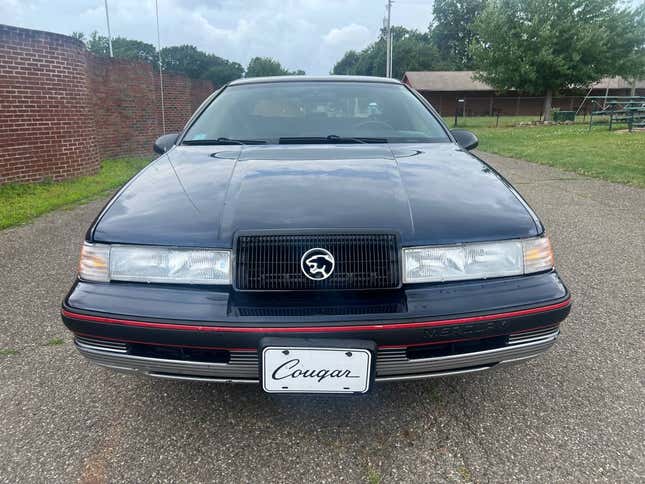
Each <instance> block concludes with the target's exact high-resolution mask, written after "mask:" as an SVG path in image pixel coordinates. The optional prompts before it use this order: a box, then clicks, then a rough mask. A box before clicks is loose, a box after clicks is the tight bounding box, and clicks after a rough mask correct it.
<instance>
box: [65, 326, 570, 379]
mask: <svg viewBox="0 0 645 484" xmlns="http://www.w3.org/2000/svg"><path fill="white" fill-rule="evenodd" d="M559 334H560V332H559V330H557V329H555V330H553V329H551V330H550V331H545V332H541V333H537V334H536V333H533V334H526V335H521V336H519V335H518V336H515V335H511V337H510V338H509V343H508V344H507V345H506V346H504V347H502V348H496V349H492V350H485V351H477V352H472V353H463V354H458V355H450V356H442V357H434V358H419V359H409V358H408V357H407V355H406V350H405V349H392V350H389V349H385V350H379V351H378V352H377V357H376V378H375V379H376V381H377V382H383V381H398V380H416V379H425V378H436V377H441V376H449V375H459V374H464V373H475V372H480V371H483V370H488V369H491V368H493V367H495V366H501V365H507V364H512V363H516V362H520V361H523V360H527V359H530V358H535V357H536V356H539V355H540V354H542V353H544V352H545V351H547V350H548V349H549V348H550V347H551V346H552V345H553V344H554V343H555V341H556V339H557V338H558V336H559ZM96 341H97V340H94V341H93V342H92V343H94V344H87V343H88V342H87V341H85V342H83V341H78V340H77V341H76V348H77V349H78V350H79V352H80V353H81V354H82V355H83V356H85V357H86V358H87V359H89V360H91V361H92V362H94V363H96V364H98V365H101V366H105V367H109V368H112V369H115V370H118V371H126V372H135V373H143V374H145V375H148V376H152V377H155V378H163V379H176V380H191V381H207V382H220V383H259V363H258V356H257V353H255V352H248V351H247V352H244V351H231V353H230V361H229V362H228V363H206V362H194V361H183V360H168V359H161V358H148V357H143V356H133V355H128V354H125V353H124V352H123V350H122V349H121V348H116V347H109V346H105V347H103V348H100V347H98V346H97V343H96Z"/></svg>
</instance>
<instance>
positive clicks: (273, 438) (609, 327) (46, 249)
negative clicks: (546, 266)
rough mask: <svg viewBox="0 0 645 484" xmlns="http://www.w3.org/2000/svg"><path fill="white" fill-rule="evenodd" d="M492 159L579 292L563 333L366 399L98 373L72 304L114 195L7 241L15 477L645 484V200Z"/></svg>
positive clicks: (3, 423) (1, 269)
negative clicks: (531, 352) (470, 370)
mask: <svg viewBox="0 0 645 484" xmlns="http://www.w3.org/2000/svg"><path fill="white" fill-rule="evenodd" d="M483 156H484V157H485V158H486V159H488V160H489V161H490V162H491V164H492V165H493V166H494V167H496V168H497V169H499V170H500V171H501V172H502V173H503V174H504V175H505V176H507V177H508V178H509V179H510V181H511V182H513V183H514V185H515V186H516V188H517V189H518V190H519V191H520V192H521V193H522V194H523V195H524V196H525V197H526V198H527V200H528V201H529V203H530V204H531V205H532V206H533V208H534V209H535V210H536V211H537V213H538V214H539V215H540V217H541V218H542V220H543V222H544V223H545V225H546V226H547V228H548V232H549V234H550V236H551V240H552V242H553V245H554V248H555V251H556V262H557V266H558V270H559V271H560V274H561V275H562V277H563V279H564V280H565V282H566V283H567V284H568V286H569V288H570V290H571V292H572V293H573V297H574V307H573V311H572V314H571V316H570V317H569V318H568V319H567V321H565V323H564V324H563V334H562V337H561V338H560V341H559V342H558V344H557V345H556V346H555V347H554V348H553V349H552V350H551V351H550V352H549V353H547V354H546V355H544V356H543V357H541V358H538V359H537V360H534V361H531V362H529V363H526V364H524V365H521V366H514V367H509V368H505V369H502V370H498V371H495V372H490V373H482V374H474V375H468V376H463V377H452V378H443V379H438V380H429V381H425V382H411V383H397V384H394V383H393V384H382V385H379V386H377V387H376V388H375V390H374V391H373V392H372V393H371V394H369V395H368V396H365V397H360V398H337V397H311V396H308V397H284V396H280V397H278V396H270V395H266V394H263V393H262V392H261V391H260V389H259V388H257V387H255V386H222V385H213V384H199V383H188V382H186V383H175V382H166V381H157V380H148V379H143V378H137V377H132V376H127V375H121V374H117V373H113V372H110V371H108V370H105V369H101V368H98V367H95V366H92V365H90V364H89V363H87V362H86V361H84V360H83V359H81V357H80V356H79V355H78V354H77V353H76V351H75V350H74V349H73V346H72V342H71V336H70V334H68V332H67V331H66V330H65V329H64V327H63V325H62V323H61V321H60V317H59V305H60V301H61V299H62V297H63V296H64V294H65V291H66V290H67V289H68V287H69V285H70V283H71V281H72V279H73V277H74V271H75V266H76V263H77V257H78V251H79V244H80V241H81V239H82V236H83V233H84V231H85V230H86V228H87V226H88V225H89V223H90V222H91V220H92V218H93V217H94V216H95V215H96V213H97V212H98V210H99V209H100V207H101V205H102V203H104V201H99V202H93V203H90V204H87V205H84V206H81V207H78V208H75V209H72V210H69V211H59V212H56V213H52V214H50V215H47V216H45V217H42V218H40V219H38V220H36V221H35V222H34V223H32V224H29V225H26V226H23V227H18V228H14V229H9V230H5V231H2V232H0V296H1V297H0V321H1V331H0V350H2V353H1V354H0V428H1V429H2V438H0V481H3V482H60V481H65V482H70V481H77V480H80V481H81V482H106V481H159V482H171V481H172V482H206V481H220V482H261V481H272V482H302V481H311V482H361V481H363V482H379V481H382V482H395V481H396V482H399V481H400V482H493V481H494V482H517V481H523V482H582V481H585V482H588V481H623V482H637V481H641V482H642V481H643V480H644V479H645V444H644V442H645V433H644V430H643V429H644V428H645V418H644V417H645V415H644V414H645V412H644V408H645V406H644V405H643V402H644V397H645V392H644V385H643V383H644V376H645V374H644V373H645V371H644V369H645V357H644V356H643V355H644V353H645V351H644V350H645V333H644V327H645V326H644V323H645V318H644V316H643V313H644V312H645V311H644V310H645V304H644V302H643V301H644V300H645V290H644V287H645V277H644V274H643V273H644V268H645V190H639V189H636V188H629V187H625V186H621V185H616V184H611V183H608V182H604V181H599V180H592V179H588V178H583V177H579V176H576V175H572V174H569V173H564V172H561V171H559V170H557V169H554V168H549V167H545V166H540V165H535V164H530V163H526V162H523V161H518V160H511V159H506V158H502V157H499V156H493V155H483ZM57 338H61V339H62V344H58V343H60V341H58V340H57Z"/></svg>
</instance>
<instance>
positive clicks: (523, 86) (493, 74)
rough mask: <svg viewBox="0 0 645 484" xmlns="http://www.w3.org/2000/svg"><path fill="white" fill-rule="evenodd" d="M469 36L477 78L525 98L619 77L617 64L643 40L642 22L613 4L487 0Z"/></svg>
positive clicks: (595, 0) (592, 0)
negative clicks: (511, 90)
mask: <svg viewBox="0 0 645 484" xmlns="http://www.w3.org/2000/svg"><path fill="white" fill-rule="evenodd" d="M641 17H642V15H641ZM474 31H475V33H476V35H477V38H478V40H477V41H476V42H474V43H473V44H472V45H471V53H472V55H473V59H474V61H475V65H476V68H477V70H478V71H479V74H478V78H479V79H481V80H482V81H484V82H487V83H489V84H491V85H492V86H494V87H495V88H497V89H500V90H503V89H511V88H514V89H518V90H520V91H523V92H527V93H530V94H544V93H548V92H551V91H555V92H557V91H558V90H561V89H563V88H567V87H585V86H588V85H589V84H590V83H592V82H595V81H598V80H599V79H601V78H602V77H603V76H606V75H616V74H623V73H624V72H621V71H622V68H621V65H622V66H624V64H623V63H622V62H623V60H624V59H627V58H629V57H630V56H632V55H634V53H635V52H636V51H637V50H638V48H639V47H640V48H641V49H642V47H643V42H644V38H645V32H644V31H643V29H642V22H641V26H640V27H639V25H638V21H637V20H635V16H634V12H630V11H629V10H621V9H620V8H619V7H618V0H490V1H489V3H488V5H487V6H486V8H485V9H484V11H483V12H482V14H481V15H480V16H479V18H478V20H477V21H476V22H475V25H474ZM637 32H640V39H639V38H638V37H639V36H638V35H637ZM639 43H640V46H639V45H638V44H639Z"/></svg>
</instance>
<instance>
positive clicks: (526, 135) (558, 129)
mask: <svg viewBox="0 0 645 484" xmlns="http://www.w3.org/2000/svg"><path fill="white" fill-rule="evenodd" d="M531 119H535V117H533V118H530V117H527V118H523V117H522V118H512V117H506V118H500V124H499V127H498V128H495V118H488V117H483V118H466V119H459V126H458V127H459V128H464V129H470V130H472V131H474V132H475V133H476V134H477V136H478V137H479V140H480V145H479V149H481V150H482V151H487V152H490V153H497V154H500V155H504V156H510V157H512V158H520V159H523V160H528V161H532V162H535V163H541V164H544V165H549V166H554V167H557V168H561V169H563V170H566V171H570V172H574V173H579V174H581V175H587V176H591V177H595V178H602V179H605V180H609V181H614V182H618V183H624V184H627V185H633V186H637V187H645V132H642V131H641V132H636V131H635V132H633V133H628V132H627V131H625V130H624V129H623V128H626V127H625V126H621V125H619V126H618V128H619V130H617V131H609V130H608V129H607V126H594V127H593V128H592V130H591V131H589V126H588V124H574V125H568V126H567V125H555V126H538V127H521V128H520V127H513V124H515V123H516V122H519V121H530V120H531ZM446 121H447V122H448V123H449V126H452V123H453V121H454V120H452V119H450V118H448V119H447V120H446Z"/></svg>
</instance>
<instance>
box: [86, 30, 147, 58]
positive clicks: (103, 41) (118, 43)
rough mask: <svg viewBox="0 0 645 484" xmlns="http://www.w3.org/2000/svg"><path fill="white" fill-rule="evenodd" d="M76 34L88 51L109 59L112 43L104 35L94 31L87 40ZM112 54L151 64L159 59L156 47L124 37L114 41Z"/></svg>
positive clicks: (116, 38)
mask: <svg viewBox="0 0 645 484" xmlns="http://www.w3.org/2000/svg"><path fill="white" fill-rule="evenodd" d="M74 34H76V38H78V39H79V40H82V41H84V42H85V45H86V46H87V50H89V51H90V52H91V53H93V54H95V55H98V56H101V57H109V55H110V42H109V39H108V38H107V37H105V36H104V35H99V33H98V32H97V31H94V32H92V34H91V35H90V38H89V39H87V40H85V36H84V35H83V34H82V33H80V32H75V33H74ZM112 52H113V53H114V57H116V58H119V59H128V60H139V61H144V62H149V63H154V62H155V61H156V59H157V57H156V56H157V50H156V49H155V47H154V45H152V44H147V43H146V42H141V41H140V40H132V39H126V38H124V37H115V38H113V39H112Z"/></svg>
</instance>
